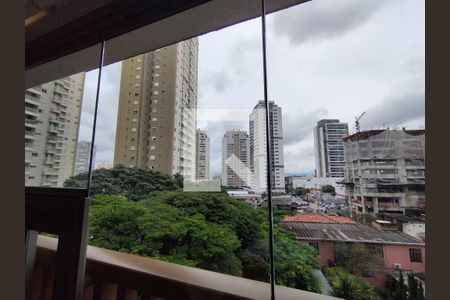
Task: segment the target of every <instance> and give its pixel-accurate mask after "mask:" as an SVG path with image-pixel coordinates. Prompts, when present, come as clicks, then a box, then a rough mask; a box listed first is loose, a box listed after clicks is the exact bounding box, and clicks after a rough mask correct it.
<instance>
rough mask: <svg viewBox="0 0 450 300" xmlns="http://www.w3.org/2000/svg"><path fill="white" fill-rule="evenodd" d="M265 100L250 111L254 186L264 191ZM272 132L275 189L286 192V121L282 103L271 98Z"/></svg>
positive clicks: (276, 191)
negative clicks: (284, 120) (283, 122)
mask: <svg viewBox="0 0 450 300" xmlns="http://www.w3.org/2000/svg"><path fill="white" fill-rule="evenodd" d="M265 111H266V110H265V106H264V101H259V102H258V104H257V105H256V106H255V107H254V108H253V110H252V112H251V113H250V121H249V136H250V139H249V141H250V171H251V173H252V187H253V188H254V189H255V190H258V191H265V190H266V187H267V149H266V145H267V144H266V113H265ZM269 131H270V132H269V134H270V140H271V144H272V145H271V162H270V165H271V174H272V178H271V179H272V180H271V181H272V191H273V192H275V193H283V192H285V185H284V152H283V124H282V115H281V107H280V106H278V105H276V104H275V103H274V102H273V101H269Z"/></svg>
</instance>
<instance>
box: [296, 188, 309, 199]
mask: <svg viewBox="0 0 450 300" xmlns="http://www.w3.org/2000/svg"><path fill="white" fill-rule="evenodd" d="M309 191H310V189H307V188H304V187H297V188H295V189H294V195H296V196H299V197H305V196H306V194H308V193H309Z"/></svg>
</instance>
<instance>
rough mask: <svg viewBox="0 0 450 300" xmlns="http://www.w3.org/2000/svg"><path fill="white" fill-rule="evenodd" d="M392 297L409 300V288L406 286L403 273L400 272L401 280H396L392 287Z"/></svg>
mask: <svg viewBox="0 0 450 300" xmlns="http://www.w3.org/2000/svg"><path fill="white" fill-rule="evenodd" d="M392 297H393V298H394V299H396V300H397V299H398V300H407V299H408V288H407V287H406V285H405V281H404V279H403V272H402V271H401V270H400V274H399V279H398V280H395V282H394V284H393V287H392Z"/></svg>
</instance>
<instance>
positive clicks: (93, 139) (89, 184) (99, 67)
mask: <svg viewBox="0 0 450 300" xmlns="http://www.w3.org/2000/svg"><path fill="white" fill-rule="evenodd" d="M104 55H105V41H104V40H103V41H102V46H101V49H100V61H99V66H98V78H97V93H96V95H95V108H94V121H93V125H92V137H91V149H90V154H89V169H88V178H87V186H86V188H87V196H88V197H89V196H90V195H91V180H92V169H93V167H94V166H93V163H94V145H95V132H96V129H97V115H98V102H99V98H100V83H101V78H102V69H103V57H104Z"/></svg>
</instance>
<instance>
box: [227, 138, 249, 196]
mask: <svg viewBox="0 0 450 300" xmlns="http://www.w3.org/2000/svg"><path fill="white" fill-rule="evenodd" d="M249 150H250V148H249V136H248V134H247V132H246V131H241V130H229V131H226V132H225V134H224V136H223V137H222V185H224V186H228V187H233V188H241V187H249V186H250V181H249V180H250V169H249V163H250V161H249V159H250V152H249Z"/></svg>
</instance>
